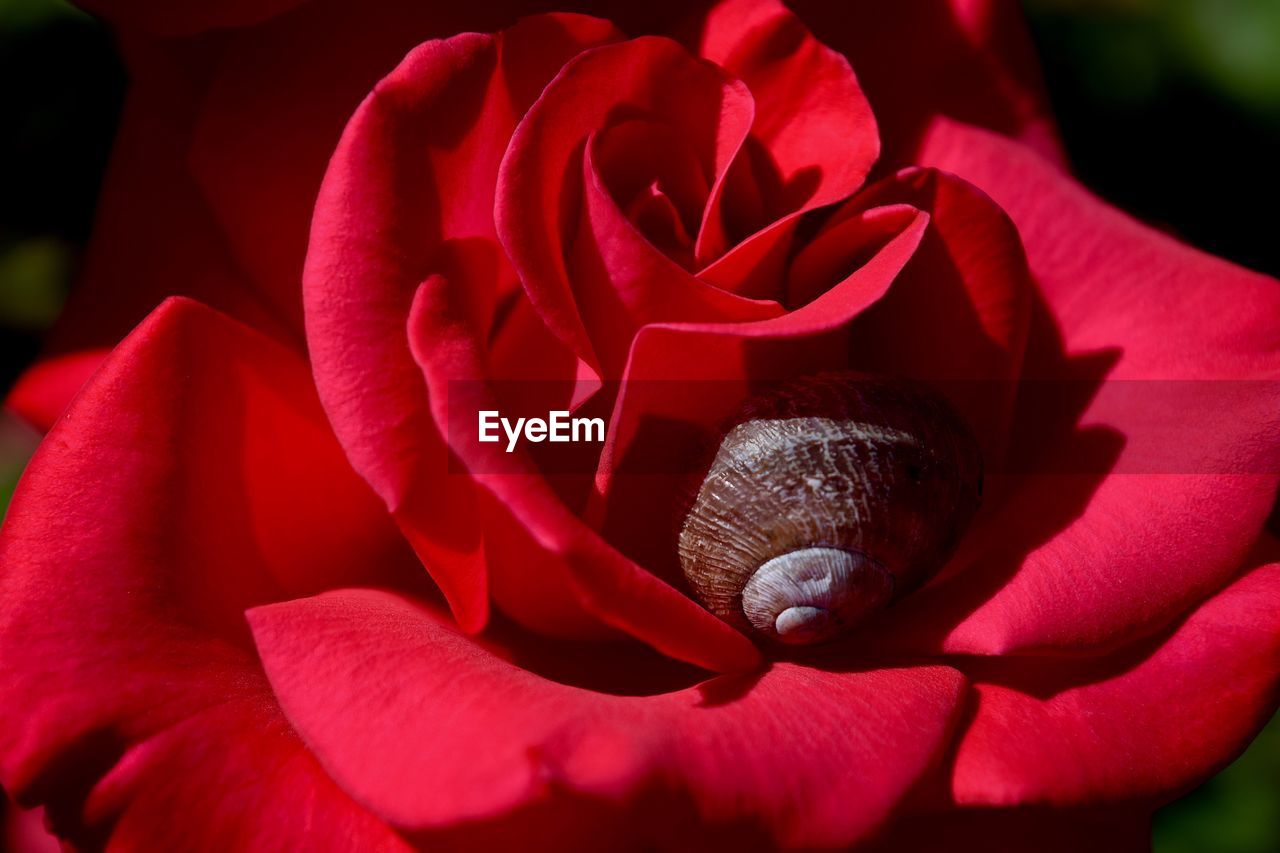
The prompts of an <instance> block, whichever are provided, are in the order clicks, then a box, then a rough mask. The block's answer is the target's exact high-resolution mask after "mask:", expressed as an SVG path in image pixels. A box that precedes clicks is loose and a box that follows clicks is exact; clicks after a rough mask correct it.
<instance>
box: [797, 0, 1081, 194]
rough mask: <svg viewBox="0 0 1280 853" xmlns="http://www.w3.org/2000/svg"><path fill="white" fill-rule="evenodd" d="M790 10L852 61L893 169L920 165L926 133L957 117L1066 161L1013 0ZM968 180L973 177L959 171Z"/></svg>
mask: <svg viewBox="0 0 1280 853" xmlns="http://www.w3.org/2000/svg"><path fill="white" fill-rule="evenodd" d="M790 5H791V7H792V9H793V10H794V11H795V13H796V14H797V15H798V16H799V17H800V19H801V20H802V21H804V23H805V24H806V25H807V26H808V28H809V29H810V30H812V31H813V32H814V33H816V34H817V36H818V37H819V38H820V39H822V41H823V42H825V43H826V44H827V45H829V46H831V47H832V48H835V49H836V50H838V51H840V52H841V53H843V54H844V55H845V56H847V57H848V58H849V61H850V63H852V65H853V67H854V69H856V70H857V72H858V81H859V83H860V84H861V86H862V89H863V91H865V92H866V93H867V97H868V98H869V99H870V101H871V107H872V109H873V110H874V112H875V116H876V122H877V124H878V125H879V128H880V138H881V140H882V150H883V151H884V157H885V159H886V160H887V163H882V164H881V165H882V166H883V165H888V166H891V167H901V166H908V165H911V164H913V163H917V162H920V161H919V160H918V159H917V157H916V152H917V151H918V147H919V145H920V141H921V138H922V135H923V133H924V131H925V130H926V128H927V127H928V126H929V124H930V123H931V122H932V121H933V120H934V119H936V118H937V117H938V116H950V117H952V118H955V119H958V120H960V121H965V122H969V123H970V124H974V125H978V126H980V127H986V128H990V129H991V130H994V131H996V132H998V133H1002V134H1006V135H1008V136H1011V137H1015V138H1017V139H1020V140H1023V141H1025V142H1026V143H1027V144H1029V145H1032V146H1034V147H1035V148H1036V149H1037V150H1038V151H1040V152H1041V153H1043V154H1044V155H1045V156H1046V157H1051V158H1053V159H1055V160H1056V161H1057V162H1063V161H1065V157H1064V155H1063V154H1062V148H1061V143H1060V142H1059V141H1058V136H1057V131H1056V128H1055V125H1054V121H1053V113H1052V110H1051V109H1050V107H1049V99H1048V96H1047V95H1046V94H1045V91H1044V85H1043V83H1042V81H1041V76H1040V67H1039V61H1038V59H1037V57H1036V53H1035V49H1034V45H1033V43H1032V40H1031V37H1030V35H1029V34H1028V33H1027V31H1026V23H1025V21H1024V20H1023V13H1022V9H1021V8H1020V6H1019V4H1017V3H1014V2H1011V0H901V1H900V2H896V3H866V4H860V5H856V6H852V7H849V6H847V5H842V4H832V3H827V2H825V0H794V2H792V3H790ZM960 177H967V176H966V175H964V174H963V173H960Z"/></svg>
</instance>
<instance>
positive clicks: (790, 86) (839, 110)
mask: <svg viewBox="0 0 1280 853" xmlns="http://www.w3.org/2000/svg"><path fill="white" fill-rule="evenodd" d="M698 52H699V54H700V55H702V56H704V57H706V58H707V59H710V60H711V61H712V62H714V63H716V64H717V65H719V66H720V67H722V68H724V69H725V70H726V71H728V72H729V73H730V74H733V75H735V76H737V77H738V78H740V79H741V80H742V81H743V82H744V83H746V84H747V88H748V89H749V90H750V91H751V96H752V98H753V99H754V101H755V105H756V112H755V121H754V122H753V123H752V126H751V137H752V139H753V140H754V141H755V142H757V143H759V145H760V148H761V150H760V151H759V153H758V154H757V155H756V156H751V154H752V153H753V152H752V151H751V150H748V151H745V152H744V153H743V155H742V156H740V157H739V158H738V160H737V161H736V162H735V164H734V168H735V169H736V170H741V172H742V173H743V174H742V175H741V177H740V179H741V180H747V181H750V183H751V184H752V185H753V188H754V192H756V193H758V194H759V195H760V202H761V205H760V207H761V209H760V214H761V215H760V217H759V219H758V221H756V222H745V223H739V227H738V228H736V229H735V228H728V229H722V231H723V230H728V231H729V232H733V231H735V230H736V231H737V232H738V236H739V237H745V236H746V235H747V234H750V233H752V232H754V231H756V230H758V229H759V228H761V227H763V226H765V225H768V224H769V223H770V222H773V221H775V220H778V219H781V218H783V217H784V216H786V215H788V214H791V213H795V212H798V211H802V210H809V209H812V208H815V207H820V206H822V205H824V204H830V203H831V202H834V201H839V200H841V199H844V198H846V197H848V196H849V195H850V194H852V193H853V192H854V191H855V190H856V189H857V188H858V187H859V186H861V185H862V181H863V179H864V178H865V177H866V176H867V173H868V172H869V171H870V170H871V166H872V164H874V163H875V160H876V157H877V156H878V155H879V151H880V137H879V133H878V131H877V130H876V123H875V117H874V116H873V115H872V114H871V106H870V104H868V103H867V99H866V96H865V95H863V93H862V89H861V87H860V86H859V85H858V81H857V78H856V77H855V76H854V73H853V69H851V68H850V67H849V61H848V60H847V59H846V58H845V57H844V56H842V55H840V54H839V53H837V52H835V51H834V50H831V49H830V48H828V47H827V46H826V45H824V44H822V42H820V41H819V40H818V39H817V38H815V37H814V36H813V34H812V33H810V32H809V30H808V29H806V28H805V26H804V24H803V23H801V21H800V19H799V18H797V17H796V16H795V15H794V14H792V13H791V11H790V10H788V9H787V7H786V6H784V5H783V4H782V3H781V2H777V0H730V2H725V3H718V4H716V5H715V6H713V7H712V8H711V10H710V11H709V12H708V14H707V15H706V17H705V19H704V20H703V22H702V32H701V34H700V38H699V40H698ZM731 180H732V179H731ZM716 213H717V214H721V215H723V214H727V215H729V216H730V218H734V217H735V216H736V214H735V212H734V210H733V209H732V205H731V207H730V209H728V210H724V211H716ZM712 218H713V219H714V218H716V217H714V216H713V217H712ZM725 248H726V245H724V244H723V234H722V236H721V240H720V241H715V240H710V241H709V242H707V243H705V244H704V241H701V240H700V242H699V258H700V260H702V261H703V263H707V262H709V261H710V260H713V259H714V258H717V257H719V256H720V255H721V254H722V253H723V251H724V249H725Z"/></svg>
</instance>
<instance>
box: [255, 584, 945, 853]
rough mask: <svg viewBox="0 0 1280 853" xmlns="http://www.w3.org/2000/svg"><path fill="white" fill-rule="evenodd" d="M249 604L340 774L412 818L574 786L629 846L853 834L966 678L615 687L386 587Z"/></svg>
mask: <svg viewBox="0 0 1280 853" xmlns="http://www.w3.org/2000/svg"><path fill="white" fill-rule="evenodd" d="M249 618H250V622H251V624H252V626H253V631H254V636H255V638H256V639H257V643H258V648H259V651H260V653H261V655H262V659H263V661H264V664H265V666H266V668H267V671H268V672H269V673H270V677H271V679H272V684H273V686H274V688H275V690H276V692H277V695H279V696H280V697H281V699H282V702H283V703H284V705H285V707H286V708H287V709H288V714H289V716H290V719H291V720H293V721H294V723H295V725H297V726H298V727H299V730H300V731H302V732H304V733H305V735H304V736H305V737H306V739H307V741H308V743H309V744H311V746H312V748H313V749H314V750H315V751H316V753H317V754H318V755H320V756H321V760H322V761H323V762H324V763H325V766H326V767H327V768H328V769H329V771H330V772H331V773H332V774H333V776H334V778H336V779H338V780H339V781H340V784H342V785H343V787H344V788H345V789H347V790H350V791H352V792H353V793H354V795H355V796H356V797H357V799H359V800H360V801H361V802H363V803H365V804H367V805H368V806H369V807H370V808H372V809H373V810H374V811H375V812H377V813H378V814H380V815H382V816H383V817H385V818H386V819H387V820H389V821H391V822H392V823H393V824H394V825H396V826H398V827H401V828H404V829H411V830H427V829H431V828H436V827H443V826H448V825H450V824H455V823H457V822H460V821H467V820H479V819H487V818H493V817H495V816H500V815H503V814H507V813H511V812H512V810H515V809H519V808H521V807H522V806H529V805H530V804H533V803H538V802H546V801H552V802H554V801H555V800H556V799H558V798H561V797H565V796H570V797H572V796H575V795H576V796H586V797H590V798H593V799H598V800H600V801H604V802H606V803H609V804H613V805H614V806H615V807H616V808H620V809H624V810H625V815H626V817H625V819H624V821H625V825H626V827H627V830H628V831H627V832H626V833H623V834H621V835H620V837H622V838H624V839H625V838H626V837H628V835H630V836H636V837H638V839H639V841H638V842H637V844H638V846H644V845H645V844H646V843H647V844H648V845H649V846H650V847H654V846H656V847H669V846H670V845H671V844H672V843H674V842H676V841H680V840H688V839H690V838H694V839H696V838H698V837H704V838H705V839H706V840H708V841H709V840H710V838H711V837H713V832H714V829H715V828H716V827H719V826H724V825H729V826H733V825H735V824H738V825H743V824H745V825H746V826H756V827H758V828H759V830H761V831H764V832H767V833H769V835H770V836H771V837H772V838H773V839H775V843H777V844H780V845H781V846H784V847H796V846H837V845H843V844H848V843H850V842H852V841H853V840H855V839H856V838H858V837H859V836H861V835H863V834H865V833H866V832H867V831H868V830H869V829H871V828H872V827H874V826H875V825H876V824H877V823H879V822H880V821H881V820H883V818H884V817H885V816H886V814H887V813H888V812H889V810H890V809H891V808H892V807H893V805H894V804H895V803H896V802H897V801H898V799H899V798H900V797H901V796H902V794H903V793H904V792H905V791H906V790H907V789H908V788H909V787H910V786H911V784H912V783H913V782H914V781H915V780H916V779H917V778H918V777H919V776H920V775H921V774H922V773H923V772H924V771H925V770H926V769H927V768H928V767H929V765H930V763H931V762H932V761H933V760H934V758H935V757H936V755H937V751H938V750H939V748H940V747H941V746H942V745H943V744H944V743H945V740H946V736H947V733H948V729H949V727H950V725H951V720H952V716H953V714H954V713H955V712H956V709H957V704H958V700H959V699H960V697H961V696H962V695H963V692H964V684H963V680H962V679H961V678H960V677H959V676H958V675H957V674H956V673H955V672H954V671H953V670H951V669H949V668H947V667H918V668H905V669H884V670H872V671H868V672H860V673H839V672H830V673H828V672H822V671H819V670H813V669H808V668H805V667H801V666H796V665H793V664H779V665H775V666H773V667H772V668H771V669H769V670H768V671H766V672H764V673H762V674H760V675H759V676H758V677H745V676H739V677H724V678H720V679H715V680H712V681H709V682H704V683H703V684H701V685H698V686H696V687H691V688H688V689H685V690H680V691H677V692H673V693H660V694H657V695H652V696H631V697H627V696H616V695H609V694H604V693H599V692H594V691H590V690H584V689H582V688H579V687H574V686H569V685H563V684H558V683H556V682H553V681H549V680H546V679H544V678H542V677H540V676H537V675H534V674H533V673H531V672H528V671H526V670H523V669H520V668H519V667H517V666H514V665H512V664H510V663H508V662H506V661H504V660H502V659H501V658H499V657H497V656H495V655H493V654H492V653H490V652H488V651H486V650H483V649H481V648H479V647H477V646H476V645H475V644H474V643H473V642H472V641H470V640H468V639H467V638H465V637H463V636H461V635H460V634H458V633H457V631H456V630H455V629H453V628H452V627H451V626H448V625H447V624H446V623H444V622H443V621H442V620H440V618H439V617H438V616H436V615H435V614H433V613H432V612H431V611H429V610H427V609H424V608H422V607H420V606H417V605H415V604H413V603H411V602H409V601H407V600H405V599H403V598H400V597H397V596H394V595H392V594H389V593H382V592H369V591H360V590H349V591H343V592H335V593H330V594H326V595H323V596H320V597H316V598H311V599H306V600H300V601H295V602H289V603H287V604H280V605H272V606H270V607H265V608H260V609H257V610H254V611H252V612H251V613H250V614H249ZM704 827H705V829H704ZM709 830H710V831H709ZM689 833H693V834H692V835H690V834H689ZM428 837H429V836H428ZM694 846H696V842H695V843H694Z"/></svg>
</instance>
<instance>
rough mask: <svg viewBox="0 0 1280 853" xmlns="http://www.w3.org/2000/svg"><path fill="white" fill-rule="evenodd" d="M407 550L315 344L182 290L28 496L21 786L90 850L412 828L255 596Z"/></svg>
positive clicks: (16, 780)
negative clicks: (334, 725)
mask: <svg viewBox="0 0 1280 853" xmlns="http://www.w3.org/2000/svg"><path fill="white" fill-rule="evenodd" d="M403 550H404V549H403V544H402V543H401V542H400V541H399V538H398V536H397V535H396V533H395V531H394V529H393V528H392V526H391V525H390V523H389V521H388V520H387V519H386V517H385V514H384V513H383V512H382V510H381V507H380V506H379V505H378V503H377V501H376V500H375V499H374V498H373V496H372V495H370V494H369V493H368V491H367V489H366V488H365V487H364V485H363V484H362V483H360V481H359V480H358V478H356V477H355V475H354V473H353V472H351V470H350V469H349V467H348V466H347V463H346V461H345V459H344V457H343V455H342V453H341V451H340V449H339V448H338V446H337V444H336V442H334V440H333V438H332V435H331V434H330V433H329V430H328V427H327V425H326V424H325V422H324V419H323V416H322V414H321V412H320V407H319V404H318V403H317V401H316V399H315V395H314V390H313V388H312V386H311V382H310V376H309V373H308V371H307V368H306V365H305V363H304V362H303V361H302V360H301V359H300V358H299V357H298V356H297V355H296V354H294V353H292V352H291V351H289V350H287V349H285V348H283V347H282V346H280V345H278V344H276V343H273V342H271V341H269V340H267V339H266V338H264V337H262V336H261V335H259V334H258V333H255V332H252V331H250V330H248V329H247V328H245V327H243V326H240V325H238V324H235V323H232V322H229V321H228V320H226V319H225V318H224V317H222V316H221V315H218V314H216V313H214V312H212V311H210V310H209V309H206V308H204V307H202V306H199V305H197V304H195V303H191V302H187V301H183V300H172V301H169V302H166V303H165V304H164V305H163V306H162V307H161V308H160V309H159V310H158V311H156V312H155V313H154V314H153V315H152V316H151V317H150V318H149V319H148V320H147V321H146V322H145V323H143V324H142V326H140V327H139V328H138V329H137V330H136V331H135V332H134V333H133V334H132V335H131V336H130V337H129V338H128V339H127V340H126V342H125V343H123V344H122V345H121V346H120V347H119V348H117V349H116V350H115V352H114V353H113V354H112V355H111V356H110V357H109V358H108V359H107V362H106V363H105V364H104V366H103V367H102V369H101V370H99V371H98V373H97V374H96V375H95V378H94V379H93V380H92V381H91V382H90V383H89V385H88V387H87V388H86V389H85V390H84V391H83V392H82V393H81V394H80V396H79V397H78V398H77V400H76V402H75V403H74V404H73V405H72V407H71V409H70V410H69V411H68V412H67V414H66V415H65V416H64V417H63V418H61V419H60V420H59V421H58V423H57V424H55V426H54V427H53V429H52V430H51V432H50V433H49V435H48V437H47V438H46V440H45V441H44V443H43V444H42V445H41V447H40V449H39V450H38V451H37V453H36V456H35V457H34V459H33V460H32V461H31V463H30V465H29V466H28V468H27V471H26V474H25V476H24V477H23V480H22V483H21V484H20V486H19V488H18V490H17V493H16V494H15V496H14V499H13V502H12V504H11V505H10V507H9V511H8V515H7V517H6V520H5V525H4V529H3V536H2V537H0V563H3V565H4V566H5V571H4V573H3V575H0V593H2V596H3V599H4V601H5V607H4V608H3V612H0V694H2V695H3V696H4V697H5V700H4V703H3V706H0V715H3V718H4V719H3V723H4V724H3V725H0V776H2V777H3V783H4V785H5V786H6V787H7V788H9V789H10V790H12V791H14V792H15V794H16V795H18V796H20V797H21V798H22V799H23V800H24V801H25V802H43V803H45V804H46V806H47V808H48V812H49V815H50V817H51V819H52V820H53V822H54V825H55V827H56V828H57V829H58V831H59V833H60V834H64V835H67V836H70V837H74V838H76V839H78V840H80V841H81V842H82V843H85V844H89V845H90V846H94V845H98V844H103V843H106V842H113V843H118V844H120V845H121V846H123V847H133V846H138V845H140V844H142V843H143V840H144V839H145V841H146V846H160V847H185V846H188V845H189V844H190V843H192V839H193V838H194V839H200V841H199V843H200V844H205V843H207V844H208V845H209V846H210V847H212V848H218V847H219V846H221V847H223V848H225V847H227V846H257V847H272V846H286V843H287V840H293V839H296V838H299V837H303V836H305V835H308V834H311V836H312V837H320V838H324V839H328V840H332V841H333V843H335V844H339V845H342V844H360V845H365V844H370V845H374V846H379V847H395V846H396V845H397V844H398V841H397V839H396V838H395V837H394V836H393V835H392V834H391V833H390V832H389V831H388V830H387V829H386V827H385V826H383V825H382V824H380V823H379V822H378V821H377V820H376V819H374V818H372V817H371V816H369V815H368V814H367V813H365V812H364V811H362V810H361V809H360V808H359V807H357V806H356V805H355V804H354V803H353V802H352V801H351V800H350V799H348V798H347V796H346V795H345V794H343V793H342V792H341V791H339V790H338V789H337V788H336V787H335V786H334V785H333V783H332V781H331V780H330V779H329V778H328V777H327V776H325V774H324V772H323V771H322V770H321V769H320V767H319V765H318V764H317V763H316V762H315V760H314V759H313V758H312V757H311V756H310V755H309V754H308V753H307V752H306V750H305V748H304V747H303V746H302V744H301V743H300V742H299V741H298V740H297V738H296V737H295V736H294V735H293V733H292V731H291V730H290V729H289V727H288V724H287V723H285V722H284V721H283V719H281V717H280V714H279V711H278V709H277V708H276V707H275V704H274V701H273V699H272V697H271V691H270V688H269V687H268V686H267V684H266V683H265V679H264V678H263V676H262V673H261V670H260V669H259V666H258V663H257V661H256V658H255V655H254V652H253V649H252V646H251V644H250V642H249V637H248V632H247V630H246V626H245V624H244V617H243V611H244V609H245V608H246V607H248V606H251V605H255V604H261V603H265V602H270V601H274V600H278V599H280V598H287V597H291V596H294V595H304V594H308V593H310V592H314V591H317V590H322V589H325V588H328V587H330V586H332V585H334V584H335V583H337V584H349V583H352V582H355V581H356V579H357V578H359V579H360V580H361V581H362V582H366V583H377V582H391V581H392V580H393V579H394V578H395V577H396V574H395V572H396V571H398V570H403V568H404V567H405V563H406V559H405V557H406V556H407V555H405V554H403ZM409 562H411V558H410V559H409ZM249 792H251V793H249Z"/></svg>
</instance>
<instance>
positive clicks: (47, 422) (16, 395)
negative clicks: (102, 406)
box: [4, 349, 107, 432]
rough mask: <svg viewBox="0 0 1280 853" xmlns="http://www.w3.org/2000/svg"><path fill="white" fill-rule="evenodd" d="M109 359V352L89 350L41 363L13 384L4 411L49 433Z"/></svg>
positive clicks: (52, 358) (41, 361) (45, 360)
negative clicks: (9, 411) (10, 412)
mask: <svg viewBox="0 0 1280 853" xmlns="http://www.w3.org/2000/svg"><path fill="white" fill-rule="evenodd" d="M106 356H107V351H106V350H101V349H90V350H82V351H80V352H73V353H68V354H67V355H61V356H52V357H50V358H45V359H41V360H40V361H37V362H36V363H35V364H33V365H32V366H31V367H29V368H27V370H26V372H24V373H23V374H22V375H21V376H19V377H18V381H16V382H14V383H13V387H12V388H10V389H9V394H8V396H7V397H5V400H4V407H5V408H6V409H9V410H11V411H13V412H16V413H17V414H18V415H20V416H21V417H22V418H23V419H24V420H26V421H27V423H29V424H30V425H31V426H33V427H35V428H36V429H38V430H40V431H41V432H48V430H49V427H51V426H53V423H54V421H56V420H57V419H58V416H59V415H61V414H62V412H63V410H64V409H66V407H67V404H68V403H70V402H71V400H72V399H73V398H74V397H75V396H76V393H77V392H79V390H80V388H81V386H82V385H84V383H85V382H86V381H87V380H88V379H89V377H90V376H92V375H93V373H94V371H95V370H97V369H98V367H99V365H101V364H102V360H103V359H104V358H106Z"/></svg>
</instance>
